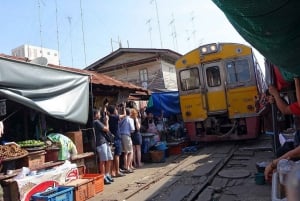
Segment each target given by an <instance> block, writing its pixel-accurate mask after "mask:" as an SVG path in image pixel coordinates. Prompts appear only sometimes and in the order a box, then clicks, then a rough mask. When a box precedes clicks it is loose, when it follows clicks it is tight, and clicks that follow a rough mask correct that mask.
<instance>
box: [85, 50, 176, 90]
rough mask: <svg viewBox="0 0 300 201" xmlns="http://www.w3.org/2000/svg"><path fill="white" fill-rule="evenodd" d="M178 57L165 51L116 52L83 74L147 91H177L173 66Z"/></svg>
mask: <svg viewBox="0 0 300 201" xmlns="http://www.w3.org/2000/svg"><path fill="white" fill-rule="evenodd" d="M180 56H181V55H180V54H179V53H177V52H174V51H171V50H168V49H146V48H120V49H118V50H116V51H114V52H112V53H111V54H109V55H107V56H106V57H104V58H102V59H99V60H98V61H96V62H94V63H93V64H91V65H90V66H88V67H87V68H86V70H94V71H96V72H99V73H103V74H105V75H108V76H110V77H112V78H114V79H117V80H120V81H124V82H129V83H132V84H134V85H137V86H140V87H143V88H145V89H148V90H150V91H159V90H177V80H176V71H175V62H176V60H177V59H178V58H179V57H180Z"/></svg>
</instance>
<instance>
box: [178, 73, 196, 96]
mask: <svg viewBox="0 0 300 201" xmlns="http://www.w3.org/2000/svg"><path fill="white" fill-rule="evenodd" d="M179 79H180V85H181V90H182V91H187V90H192V89H198V88H199V86H200V81H199V70H198V68H191V69H187V70H183V71H181V72H180V73H179Z"/></svg>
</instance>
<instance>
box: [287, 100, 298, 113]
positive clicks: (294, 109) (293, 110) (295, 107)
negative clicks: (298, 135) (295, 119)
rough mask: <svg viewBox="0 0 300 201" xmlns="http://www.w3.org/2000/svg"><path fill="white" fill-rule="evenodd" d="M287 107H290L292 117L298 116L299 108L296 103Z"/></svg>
mask: <svg viewBox="0 0 300 201" xmlns="http://www.w3.org/2000/svg"><path fill="white" fill-rule="evenodd" d="M289 107H290V110H291V112H292V113H293V114H294V115H300V107H299V104H298V102H294V103H292V104H290V105H289Z"/></svg>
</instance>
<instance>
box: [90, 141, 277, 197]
mask: <svg viewBox="0 0 300 201" xmlns="http://www.w3.org/2000/svg"><path fill="white" fill-rule="evenodd" d="M270 147H271V144H270V140H269V139H268V138H263V139H260V140H257V141H251V142H250V143H245V144H244V145H243V146H240V149H239V151H238V152H236V153H235V154H234V155H233V157H231V159H230V161H229V162H228V163H227V165H226V167H225V169H227V170H228V169H229V170H230V169H231V170H232V169H233V170H236V174H245V173H246V175H244V176H243V175H242V177H243V178H242V179H239V178H236V179H227V178H224V177H220V176H218V175H217V176H216V177H215V178H214V180H212V181H211V182H210V186H209V187H208V188H206V189H205V191H204V192H202V193H201V194H200V195H199V197H198V199H197V200H201V201H205V200H207V201H210V200H219V201H233V200H236V201H238V200H239V201H270V200H271V187H272V185H271V184H269V183H268V184H263V185H258V184H256V183H255V173H256V172H257V170H256V166H255V164H256V162H261V161H270V160H272V158H273V157H274V154H273V152H271V151H270V150H271V148H270ZM217 148H218V145H216V146H212V147H209V148H206V147H203V148H200V149H199V151H198V152H197V153H194V154H180V155H172V156H169V157H167V158H166V161H165V162H163V163H144V166H143V167H142V168H139V169H136V170H135V171H134V173H131V174H126V176H124V177H119V178H115V181H114V182H113V183H112V184H110V185H105V186H104V191H103V192H101V193H98V194H96V195H95V196H94V197H93V198H91V199H89V200H88V201H113V200H115V201H123V200H127V201H135V200H138V201H141V200H172V201H174V200H182V199H181V196H184V195H185V194H187V195H188V194H190V193H191V192H190V191H191V188H192V187H195V185H198V186H200V184H201V182H202V183H203V182H205V178H206V177H203V172H207V173H208V172H209V171H211V170H212V169H214V168H215V166H214V165H207V166H206V169H205V168H203V167H202V168H200V169H199V167H198V169H196V167H195V169H193V166H194V164H196V162H197V161H201V160H204V159H205V157H208V155H209V154H207V153H214V157H215V159H216V158H219V159H220V160H221V159H223V158H224V156H223V155H222V154H220V153H218V151H215V150H217ZM215 161H218V160H215ZM206 164H208V163H206ZM188 171H189V172H191V174H193V176H197V178H198V179H197V181H191V179H190V178H189V177H185V176H184V177H185V178H186V180H182V179H180V178H182V175H184V174H185V173H183V172H188ZM233 172H234V171H233ZM197 174H198V175H197ZM226 174H231V173H230V172H228V171H227V172H226ZM234 175H235V174H233V178H234ZM201 176H202V177H201ZM194 178H195V177H194ZM187 179H189V181H187ZM201 180H202V181H201ZM178 181H180V182H178ZM190 182H192V185H191V186H192V187H189V185H190ZM175 184H176V185H177V187H178V188H177V190H175V191H173V190H171V189H172V188H174V186H176V185H175ZM178 185H179V186H178ZM220 189H222V190H221V191H222V192H221V191H220V192H218V191H219V190H220ZM169 191H170V192H169ZM176 192H177V193H176ZM212 196H213V197H212Z"/></svg>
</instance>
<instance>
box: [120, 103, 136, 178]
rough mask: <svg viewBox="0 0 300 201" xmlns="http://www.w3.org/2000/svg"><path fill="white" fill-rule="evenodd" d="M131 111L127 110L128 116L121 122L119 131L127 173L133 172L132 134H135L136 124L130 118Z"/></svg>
mask: <svg viewBox="0 0 300 201" xmlns="http://www.w3.org/2000/svg"><path fill="white" fill-rule="evenodd" d="M129 115H130V109H129V108H126V116H125V117H124V118H123V119H122V120H121V121H120V122H119V129H120V134H121V139H122V148H123V152H124V169H125V171H126V173H131V172H133V171H132V169H130V167H131V164H132V159H133V158H132V153H133V147H132V140H131V133H133V132H134V130H135V128H134V122H133V119H132V118H130V116H129Z"/></svg>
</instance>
